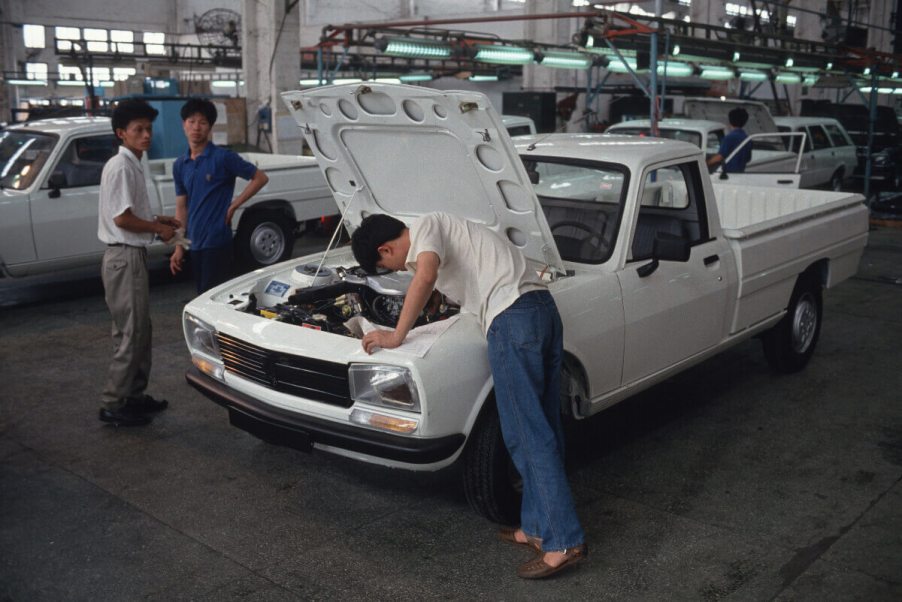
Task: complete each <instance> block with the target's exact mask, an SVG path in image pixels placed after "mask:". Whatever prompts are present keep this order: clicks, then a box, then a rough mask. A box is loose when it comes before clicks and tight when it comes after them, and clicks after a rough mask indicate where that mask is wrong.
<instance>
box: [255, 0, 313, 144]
mask: <svg viewBox="0 0 902 602" xmlns="http://www.w3.org/2000/svg"><path fill="white" fill-rule="evenodd" d="M302 7H303V5H302V3H301V2H299V1H297V0H267V1H265V2H261V1H259V0H242V3H241V8H242V21H243V24H244V25H243V27H242V30H243V31H242V33H241V45H242V57H241V58H242V65H243V71H244V85H245V91H246V94H247V122H248V140H249V141H250V142H252V143H253V142H256V140H257V127H258V120H257V111H258V110H259V109H260V107H262V106H264V105H266V104H269V107H270V109H271V111H272V129H271V131H270V132H269V141H270V142H271V144H272V152H274V153H283V154H300V153H301V148H302V140H303V138H302V135H301V131H300V129H299V128H298V126H297V123H295V121H294V119H292V117H291V115H290V114H289V113H288V109H287V108H286V106H285V104H284V103H283V102H282V99H281V97H280V96H279V94H280V93H282V92H285V91H288V90H296V89H297V88H298V85H299V83H298V82H299V80H300V78H301V59H300V48H301V34H300V32H301V16H300V15H301V8H302ZM286 8H289V9H290V10H289V12H288V14H287V15H286V12H285V9H286ZM260 140H261V142H260V146H261V147H262V148H263V149H264V150H268V148H267V144H266V142H264V140H265V137H264V136H261V137H260Z"/></svg>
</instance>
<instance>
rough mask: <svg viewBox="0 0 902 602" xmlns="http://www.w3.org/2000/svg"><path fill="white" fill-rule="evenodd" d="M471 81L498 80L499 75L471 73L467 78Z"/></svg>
mask: <svg viewBox="0 0 902 602" xmlns="http://www.w3.org/2000/svg"><path fill="white" fill-rule="evenodd" d="M467 79H468V80H470V81H471V82H496V81H498V76H497V75H471V76H470V77H468V78H467Z"/></svg>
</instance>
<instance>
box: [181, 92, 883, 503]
mask: <svg viewBox="0 0 902 602" xmlns="http://www.w3.org/2000/svg"><path fill="white" fill-rule="evenodd" d="M283 98H284V100H285V101H286V102H287V103H288V104H289V106H290V107H291V110H292V112H293V114H294V116H295V118H296V120H297V121H298V123H299V124H300V125H301V126H302V128H303V130H304V132H305V135H306V137H307V140H308V141H309V143H310V146H311V148H312V149H313V150H314V152H315V153H316V155H317V158H318V160H319V161H320V166H321V168H322V169H323V172H324V173H325V176H326V180H327V182H328V183H329V185H330V187H331V188H332V190H333V193H334V195H335V199H336V201H337V202H338V205H339V207H341V208H342V210H343V216H344V217H343V220H344V224H345V225H346V227H347V229H348V230H354V228H355V227H357V226H358V225H359V224H360V222H361V220H362V218H363V217H364V216H365V215H367V214H370V213H374V212H384V213H389V214H392V215H394V216H396V217H398V218H400V219H402V220H405V221H408V222H409V221H410V220H412V219H415V218H416V217H417V216H419V215H422V214H424V213H426V212H431V211H445V212H452V213H454V214H456V215H459V216H461V217H465V218H467V219H470V220H473V221H476V222H480V223H482V224H485V225H486V226H487V227H489V228H491V229H493V230H495V231H497V232H499V233H500V234H502V235H503V236H505V237H507V238H508V239H510V241H511V243H512V244H514V245H516V246H517V247H519V248H520V249H522V251H523V253H524V254H525V255H526V257H527V258H528V259H529V260H530V261H531V263H532V265H533V266H534V267H535V270H536V272H537V273H539V274H541V275H542V277H543V278H544V279H545V280H546V281H547V282H548V287H549V289H550V291H551V293H552V294H553V295H554V297H555V300H556V302H557V305H558V307H559V309H560V313H561V317H562V319H563V322H564V348H565V354H566V359H565V362H564V375H563V376H564V378H563V385H564V386H563V388H562V391H561V410H562V412H564V413H565V414H566V415H567V416H570V417H572V418H575V419H581V418H585V417H588V416H591V415H593V414H596V413H598V412H600V411H601V410H603V409H604V408H607V407H608V406H611V405H612V404H614V403H616V402H618V401H620V400H623V399H625V398H627V397H629V396H630V395H633V394H634V393H636V392H637V391H641V390H642V389H645V388H647V387H650V386H652V385H654V384H655V383H658V382H660V381H662V380H663V379H666V378H668V377H670V376H672V375H674V374H675V373H677V372H679V371H681V370H684V369H686V368H687V367H689V366H691V365H693V364H696V363H698V362H701V361H703V360H704V359H706V358H708V357H711V356H712V355H713V354H715V353H718V352H720V351H722V350H724V349H726V348H727V347H730V346H731V345H735V344H737V343H739V342H740V341H744V340H746V339H748V338H750V337H753V336H756V335H761V337H762V340H763V342H764V351H765V354H766V356H767V359H768V360H769V361H770V363H771V364H772V365H773V366H774V368H776V369H777V370H781V371H787V372H791V371H795V370H799V369H801V368H802V367H803V366H804V365H805V364H806V362H807V361H808V360H809V358H810V357H811V356H812V353H813V352H814V349H815V345H816V343H817V340H818V334H819V331H820V328H821V320H822V304H821V294H822V291H823V289H825V288H831V287H833V286H836V285H837V284H838V283H840V282H842V281H843V280H844V279H846V278H848V277H850V276H851V275H852V274H854V273H855V271H856V269H857V267H858V262H859V258H860V256H861V253H862V250H863V248H864V246H865V243H866V240H867V232H868V217H867V210H866V208H865V206H864V205H863V204H862V197H860V196H858V195H850V194H842V193H834V192H815V191H807V190H784V189H767V188H763V187H757V188H753V187H739V186H730V185H717V184H712V182H711V181H710V179H709V178H708V177H707V173H706V169H705V164H704V154H703V153H702V151H701V150H700V149H699V148H698V147H697V146H695V145H691V144H687V143H684V142H677V141H672V140H663V139H656V138H645V139H642V138H636V137H627V136H598V135H581V134H556V135H551V136H547V137H544V138H541V139H540V140H539V141H538V142H521V141H520V140H519V139H518V141H517V144H516V146H515V145H514V143H513V142H512V141H511V139H510V138H509V137H508V136H507V134H506V133H505V132H504V129H503V127H502V123H501V120H500V118H499V117H498V115H497V114H496V113H495V112H494V111H493V110H492V107H491V105H490V104H489V102H488V100H487V98H486V97H485V96H484V95H482V94H479V93H476V92H447V91H437V90H429V89H426V88H413V87H407V86H391V85H378V84H371V85H364V86H359V85H356V86H335V87H326V88H321V89H317V90H312V91H309V92H288V93H285V94H284V95H283ZM320 266H321V267H320ZM409 280H410V277H409V274H407V273H404V272H400V273H394V274H385V275H380V276H367V275H366V274H364V273H363V272H362V271H361V270H360V269H359V267H357V265H356V262H355V261H354V257H353V255H352V253H351V251H350V249H349V248H348V247H347V246H345V247H339V248H337V249H334V250H331V251H328V252H327V253H326V254H325V257H324V256H323V254H316V255H311V256H307V257H303V258H299V259H295V260H292V261H290V262H285V263H282V264H279V265H277V266H272V267H270V268H267V269H263V270H258V271H256V272H254V273H252V274H248V275H246V276H243V277H241V278H237V279H235V280H233V281H231V282H228V283H225V284H223V285H221V286H220V287H218V288H216V289H214V290H212V291H209V292H207V293H204V294H203V295H201V296H200V297H198V298H197V299H195V300H193V301H192V302H191V303H190V304H188V305H187V306H186V307H185V310H184V315H183V321H184V331H185V337H186V341H187V345H188V348H189V350H190V353H191V357H192V364H193V366H192V367H191V368H189V369H188V372H187V374H186V377H187V380H188V382H189V383H190V384H191V385H193V386H194V387H195V388H197V389H198V390H199V391H201V392H202V393H204V394H205V395H207V396H208V397H209V398H210V399H212V400H213V401H215V402H217V403H219V404H221V405H223V406H225V407H226V408H228V413H229V417H230V420H231V422H232V424H234V425H235V426H237V427H238V428H241V429H244V430H246V431H248V432H250V433H253V434H254V435H256V436H258V437H260V438H262V439H264V440H266V441H270V442H274V443H279V444H285V445H290V446H294V447H296V448H299V449H305V450H310V449H313V448H317V449H321V450H325V451H329V452H333V453H337V454H341V455H345V456H349V457H352V458H356V459H358V460H361V461H366V462H374V463H377V464H381V465H385V466H393V467H399V468H404V469H410V470H437V469H441V468H443V467H446V466H448V465H450V464H452V463H454V462H456V461H459V462H461V463H462V466H463V470H462V472H463V475H464V487H465V491H466V494H467V498H468V499H469V501H470V503H471V504H472V506H473V508H474V509H475V510H476V511H478V512H480V513H481V514H483V515H484V516H486V517H489V518H491V519H493V520H497V521H511V520H513V519H514V518H515V517H516V516H517V513H518V508H519V506H518V501H517V496H518V494H517V482H518V479H517V478H516V473H515V472H512V470H511V468H510V463H509V460H508V457H507V454H506V451H505V448H504V445H503V443H502V441H501V437H500V432H499V426H498V418H497V414H496V410H495V407H494V403H493V397H492V377H491V373H490V371H489V365H488V360H487V355H486V341H485V337H484V336H483V334H482V332H481V330H480V327H479V325H478V324H477V321H476V319H475V318H474V317H473V316H471V315H465V314H460V313H457V314H456V315H455V309H454V308H453V306H446V307H442V308H439V313H438V315H433V316H430V317H429V321H430V323H429V324H426V325H425V329H426V330H423V331H420V332H422V334H421V335H420V334H412V335H411V337H410V338H409V339H408V341H407V342H405V344H404V345H402V346H401V347H399V348H397V349H392V350H381V351H378V352H376V353H375V354H373V355H367V354H366V353H364V351H363V349H362V348H361V345H360V340H359V339H358V338H355V335H354V328H353V322H354V321H359V316H362V317H364V318H366V319H368V320H369V321H371V322H374V323H377V324H382V325H386V326H391V325H393V323H394V321H395V320H396V319H397V317H398V314H399V311H400V308H401V305H402V303H403V295H404V293H405V290H406V286H407V284H408V283H409ZM349 318H350V319H351V322H346V321H348V320H349ZM422 320H423V321H424V322H426V320H427V317H425V316H423V317H422ZM442 326H446V327H447V328H446V329H445V330H444V331H443V332H441V333H440V334H436V332H435V331H433V330H432V329H435V328H441V327H442ZM412 333H418V329H414V330H413V331H412ZM430 333H431V334H430Z"/></svg>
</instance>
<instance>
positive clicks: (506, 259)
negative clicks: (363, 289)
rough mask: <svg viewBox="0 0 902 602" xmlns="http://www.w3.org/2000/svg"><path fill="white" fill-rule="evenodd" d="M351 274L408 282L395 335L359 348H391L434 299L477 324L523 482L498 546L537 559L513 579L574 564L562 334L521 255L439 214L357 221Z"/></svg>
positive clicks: (581, 554)
mask: <svg viewBox="0 0 902 602" xmlns="http://www.w3.org/2000/svg"><path fill="white" fill-rule="evenodd" d="M351 248H352V250H353V252H354V257H355V258H356V259H357V261H358V262H359V263H360V266H361V267H362V268H363V269H364V270H366V271H367V272H369V273H374V272H375V271H376V270H377V269H378V268H382V269H388V270H402V271H404V270H410V271H411V272H413V273H414V275H413V279H412V280H411V283H410V286H409V287H408V289H407V295H406V296H405V298H404V306H403V307H402V309H401V315H400V317H399V318H398V323H397V325H396V326H395V329H394V330H391V331H384V330H376V331H373V332H370V333H368V334H366V335H365V336H364V337H363V342H362V343H363V348H364V350H365V351H366V352H367V353H373V351H375V350H376V348H379V347H381V348H382V349H393V348H395V347H398V346H399V345H401V343H402V342H403V341H404V339H405V338H406V336H407V333H408V332H410V329H411V328H413V325H414V323H415V322H416V319H417V317H418V316H419V314H420V312H421V311H422V310H423V308H424V307H425V306H426V303H427V302H428V301H429V299H430V297H431V296H432V294H433V291H434V290H438V291H441V292H442V294H444V295H445V296H446V297H448V298H449V299H451V300H452V301H454V302H456V303H459V304H460V308H461V311H464V312H468V313H471V314H473V315H475V316H476V317H477V319H478V320H479V322H480V325H481V326H482V329H483V332H484V333H485V335H486V340H487V342H488V355H489V364H490V366H491V369H492V378H493V380H494V383H495V402H496V405H497V407H498V417H499V419H500V421H501V431H502V435H503V438H504V442H505V445H506V446H507V449H508V451H509V452H510V454H511V458H512V459H513V461H514V465H515V466H516V467H517V470H518V471H519V472H520V475H521V477H522V478H523V504H522V506H521V509H520V527H519V528H517V529H502V531H501V532H500V533H499V535H500V536H501V538H502V539H504V540H506V541H510V542H512V543H516V544H520V545H524V546H527V547H529V548H531V549H533V550H535V551H537V552H538V555H537V556H536V557H535V558H533V559H532V560H530V561H528V562H526V563H524V564H522V565H521V566H520V567H519V569H518V571H517V574H518V575H519V576H520V577H523V578H526V579H541V578H544V577H548V576H550V575H553V574H554V573H557V572H558V571H560V570H561V569H563V568H565V567H567V566H569V565H571V564H573V563H575V562H577V561H580V560H582V559H583V558H585V557H586V555H587V553H588V549H587V547H586V544H585V542H584V539H585V537H584V534H583V531H582V527H581V526H580V523H579V518H578V517H577V516H576V509H575V507H574V503H573V497H572V495H571V493H570V487H569V485H568V483H567V476H566V474H565V472H564V461H563V457H564V435H563V429H562V427H561V415H560V397H559V396H560V373H561V362H562V359H563V326H562V324H561V318H560V316H559V315H558V311H557V307H556V306H555V303H554V299H553V298H552V296H551V293H549V292H548V288H547V287H546V286H545V283H544V282H542V281H541V280H540V279H539V277H538V275H537V274H536V272H535V270H533V269H532V268H530V267H529V265H527V263H526V259H525V258H524V257H523V254H522V253H520V251H519V250H518V249H517V248H516V247H514V246H513V245H512V244H510V243H509V242H508V241H506V240H504V239H503V238H501V237H500V236H499V235H498V234H496V233H495V232H493V231H492V230H489V229H488V228H486V227H484V226H482V225H480V224H476V223H473V222H470V221H467V220H464V219H461V218H459V217H456V216H453V215H449V214H446V213H432V214H428V215H425V216H423V217H421V218H419V219H416V220H414V222H413V223H412V224H411V226H410V228H408V227H407V226H405V225H404V223H403V222H401V221H399V220H397V219H395V218H393V217H390V216H388V215H380V214H376V215H371V216H368V217H366V218H365V219H364V220H363V222H362V223H361V224H360V227H359V228H357V230H355V231H354V234H353V236H352V238H351Z"/></svg>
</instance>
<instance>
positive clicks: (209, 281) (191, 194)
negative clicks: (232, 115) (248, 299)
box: [169, 98, 269, 294]
mask: <svg viewBox="0 0 902 602" xmlns="http://www.w3.org/2000/svg"><path fill="white" fill-rule="evenodd" d="M181 116H182V127H183V128H184V130H185V138H187V139H188V152H187V153H185V154H184V155H182V156H181V157H179V158H178V159H176V160H175V163H174V164H173V166H172V175H173V178H174V180H175V194H176V197H175V215H176V219H178V221H179V222H181V223H182V224H184V225H185V228H186V235H187V238H188V240H190V241H191V250H190V251H189V253H190V257H191V271H192V272H193V274H194V282H195V284H196V286H197V292H198V294H200V293H202V292H204V291H206V290H209V289H211V288H213V287H214V286H216V285H218V284H221V283H223V282H225V281H226V280H228V279H229V278H230V277H231V275H232V264H233V259H232V216H233V215H234V214H235V210H236V209H238V207H240V206H241V205H242V204H243V203H245V202H247V200H248V199H250V198H251V197H252V196H254V195H255V194H257V191H259V190H260V189H261V188H263V186H265V185H266V183H267V182H268V181H269V177H268V176H267V175H266V173H264V172H263V170H261V169H257V168H256V166H254V165H253V164H251V163H248V162H247V161H245V160H244V159H242V158H241V156H239V155H238V153H235V152H233V151H230V150H228V149H224V148H220V147H218V146H216V145H215V144H213V143H212V142H211V141H210V132H211V131H212V130H213V124H214V123H216V117H217V113H216V107H215V106H214V105H213V103H212V102H210V101H209V100H205V99H200V98H192V99H191V100H189V101H188V102H186V103H185V104H184V106H183V107H182V110H181ZM236 177H238V178H243V179H245V180H250V182H249V183H248V185H247V186H246V187H245V188H244V190H243V191H242V192H241V194H240V195H239V196H238V197H236V198H235V199H232V195H234V194H235V178H236ZM184 260H185V249H184V248H183V247H181V246H177V247H176V249H175V252H174V253H173V254H172V257H171V258H170V260H169V268H170V270H171V271H172V273H173V274H176V273H178V272H180V271H181V270H182V265H183V263H184Z"/></svg>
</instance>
